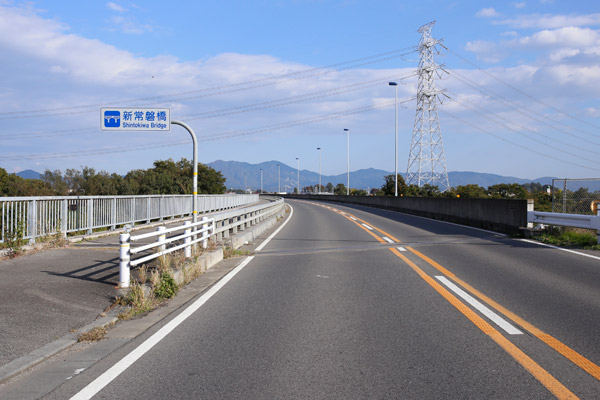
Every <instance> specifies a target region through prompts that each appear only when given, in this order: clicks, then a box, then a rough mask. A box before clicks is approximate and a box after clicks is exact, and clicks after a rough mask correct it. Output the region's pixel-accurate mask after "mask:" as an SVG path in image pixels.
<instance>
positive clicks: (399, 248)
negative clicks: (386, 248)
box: [396, 247, 406, 251]
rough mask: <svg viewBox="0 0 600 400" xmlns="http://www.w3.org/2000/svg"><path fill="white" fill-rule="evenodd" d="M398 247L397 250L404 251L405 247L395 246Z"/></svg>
mask: <svg viewBox="0 0 600 400" xmlns="http://www.w3.org/2000/svg"><path fill="white" fill-rule="evenodd" d="M396 248H397V249H398V251H406V249H405V248H404V247H396Z"/></svg>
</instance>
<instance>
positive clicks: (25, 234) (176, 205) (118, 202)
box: [0, 194, 258, 243]
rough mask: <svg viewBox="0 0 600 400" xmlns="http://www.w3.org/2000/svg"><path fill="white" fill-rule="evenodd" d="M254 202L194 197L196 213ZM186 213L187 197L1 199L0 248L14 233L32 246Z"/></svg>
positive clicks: (189, 209) (189, 208)
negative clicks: (48, 239)
mask: <svg viewBox="0 0 600 400" xmlns="http://www.w3.org/2000/svg"><path fill="white" fill-rule="evenodd" d="M257 201H258V195H257V194H241V195H198V212H199V213H208V212H214V211H222V210H227V209H231V208H234V207H239V206H242V205H247V204H251V203H255V202H257ZM191 214H192V195H151V196H53V197H0V243H3V242H4V241H5V240H6V238H7V234H8V235H11V234H12V233H14V232H20V234H21V235H22V238H23V239H28V240H29V241H30V242H35V239H36V238H39V237H43V236H49V235H55V234H62V235H67V233H70V232H79V231H84V232H86V233H92V231H93V230H94V229H100V228H108V229H116V228H117V227H118V226H122V225H125V224H128V225H134V224H136V223H144V222H145V223H148V222H150V221H153V220H154V221H162V220H163V219H167V218H175V217H177V216H187V215H191Z"/></svg>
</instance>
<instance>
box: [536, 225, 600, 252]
mask: <svg viewBox="0 0 600 400" xmlns="http://www.w3.org/2000/svg"><path fill="white" fill-rule="evenodd" d="M539 240H540V241H542V242H544V243H549V244H553V245H556V246H574V247H582V248H584V249H586V250H600V245H599V244H598V238H597V236H596V234H595V233H592V232H589V231H585V230H566V229H556V228H552V229H548V231H547V232H546V233H544V234H543V235H541V236H540V238H539Z"/></svg>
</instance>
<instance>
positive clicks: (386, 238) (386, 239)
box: [382, 236, 394, 243]
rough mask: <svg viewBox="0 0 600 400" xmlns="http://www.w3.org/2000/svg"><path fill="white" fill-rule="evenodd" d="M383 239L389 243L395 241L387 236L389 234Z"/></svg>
mask: <svg viewBox="0 0 600 400" xmlns="http://www.w3.org/2000/svg"><path fill="white" fill-rule="evenodd" d="M382 239H383V240H385V241H386V242H388V243H394V241H393V240H392V239H390V238H389V237H387V236H383V237H382Z"/></svg>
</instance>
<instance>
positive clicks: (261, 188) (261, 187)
mask: <svg viewBox="0 0 600 400" xmlns="http://www.w3.org/2000/svg"><path fill="white" fill-rule="evenodd" d="M262 171H263V170H262V168H261V169H260V194H262V192H263V186H262Z"/></svg>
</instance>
